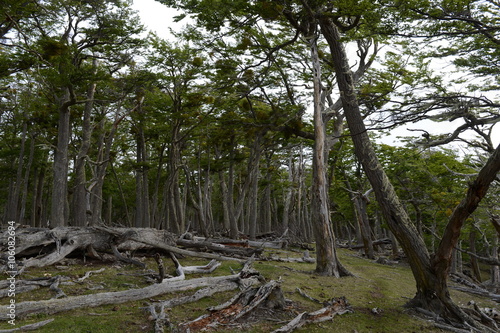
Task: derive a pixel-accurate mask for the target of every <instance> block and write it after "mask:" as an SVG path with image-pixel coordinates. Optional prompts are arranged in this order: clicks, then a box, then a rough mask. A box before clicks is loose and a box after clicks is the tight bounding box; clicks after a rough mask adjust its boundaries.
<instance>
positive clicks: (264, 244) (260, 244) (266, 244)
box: [193, 236, 286, 249]
mask: <svg viewBox="0 0 500 333" xmlns="http://www.w3.org/2000/svg"><path fill="white" fill-rule="evenodd" d="M193 240H194V241H207V242H211V243H217V244H223V245H230V246H241V247H248V246H251V247H255V248H270V249H281V248H283V246H284V245H285V244H286V240H282V239H280V240H277V241H251V240H248V239H244V240H240V239H228V238H222V239H212V238H205V237H197V236H195V237H193Z"/></svg>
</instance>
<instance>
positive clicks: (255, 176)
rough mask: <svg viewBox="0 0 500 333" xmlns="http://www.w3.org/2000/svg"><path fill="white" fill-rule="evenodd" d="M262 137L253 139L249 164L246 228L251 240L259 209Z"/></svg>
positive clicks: (255, 231) (254, 231)
mask: <svg viewBox="0 0 500 333" xmlns="http://www.w3.org/2000/svg"><path fill="white" fill-rule="evenodd" d="M262 135H263V134H258V135H257V137H256V138H255V141H254V145H253V149H252V155H253V156H251V158H250V162H249V170H250V172H249V173H248V176H247V177H249V183H250V185H249V195H248V210H249V211H248V226H249V230H248V231H249V232H248V233H249V236H250V239H251V240H255V237H256V234H257V222H258V217H259V214H258V207H259V173H260V172H259V169H260V168H259V166H260V157H261V155H262Z"/></svg>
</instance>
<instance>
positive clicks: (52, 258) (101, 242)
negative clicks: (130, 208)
mask: <svg viewBox="0 0 500 333" xmlns="http://www.w3.org/2000/svg"><path fill="white" fill-rule="evenodd" d="M117 235H119V236H121V238H117V237H116V236H117ZM6 237H8V235H7V233H6V232H3V233H0V244H2V245H3V247H0V250H3V251H2V253H6V251H5V250H6V249H5V244H7V242H6V239H7V238H6ZM132 237H133V238H134V239H139V240H146V241H151V242H153V243H162V244H171V245H173V244H175V236H174V235H173V234H171V233H169V232H167V231H164V230H156V229H151V228H98V227H57V228H54V229H40V228H37V229H32V228H27V229H23V228H18V229H16V258H17V259H20V258H22V257H25V256H27V257H30V256H33V255H37V256H36V257H32V258H29V259H27V260H26V261H24V262H23V268H24V269H25V268H28V267H43V266H46V265H52V264H55V263H57V262H59V261H61V260H62V259H64V258H65V257H66V256H68V255H69V254H71V253H72V252H74V251H76V250H81V251H82V252H83V253H85V252H88V251H89V249H92V252H91V253H93V255H94V256H95V255H96V254H97V252H110V251H112V250H113V247H112V246H113V244H114V245H116V249H115V250H117V251H118V250H120V251H130V250H139V249H148V248H151V245H147V244H145V243H144V242H141V241H135V240H132V239H131V238H132ZM39 254H41V255H39ZM5 270H6V267H1V268H0V271H5Z"/></svg>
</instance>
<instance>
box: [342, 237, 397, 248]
mask: <svg viewBox="0 0 500 333" xmlns="http://www.w3.org/2000/svg"><path fill="white" fill-rule="evenodd" d="M372 244H373V245H374V246H376V245H389V244H392V241H391V239H390V238H382V239H377V240H374V241H373V242H372ZM337 247H339V248H343V249H353V250H358V249H362V248H364V247H365V245H364V244H355V245H347V244H338V245H337Z"/></svg>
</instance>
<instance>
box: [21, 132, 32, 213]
mask: <svg viewBox="0 0 500 333" xmlns="http://www.w3.org/2000/svg"><path fill="white" fill-rule="evenodd" d="M34 155H35V135H31V140H30V152H29V155H28V163H27V164H26V170H25V171H24V179H23V187H22V193H21V207H20V212H19V223H24V217H25V215H26V201H27V197H28V185H29V179H30V175H31V165H32V164H33V158H34ZM33 200H35V198H34V197H33Z"/></svg>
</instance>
